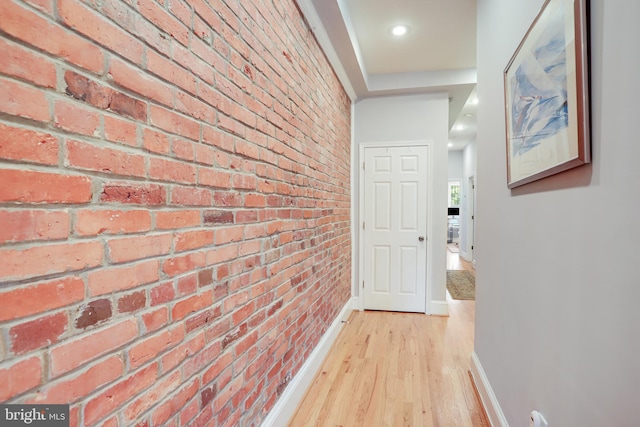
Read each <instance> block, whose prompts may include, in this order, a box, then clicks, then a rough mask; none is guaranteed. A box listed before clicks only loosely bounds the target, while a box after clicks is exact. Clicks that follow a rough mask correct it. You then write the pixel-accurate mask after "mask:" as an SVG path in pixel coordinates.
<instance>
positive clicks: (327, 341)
mask: <svg viewBox="0 0 640 427" xmlns="http://www.w3.org/2000/svg"><path fill="white" fill-rule="evenodd" d="M356 302H357V301H356ZM353 304H354V301H353V299H350V300H349V301H347V303H346V304H345V306H344V307H343V308H342V310H341V311H340V313H339V314H338V317H336V318H335V320H334V321H333V322H332V323H331V326H329V329H327V332H325V334H324V335H323V336H322V338H320V341H319V342H318V345H317V346H316V348H315V349H314V350H313V351H312V352H311V354H310V355H309V358H308V359H307V361H306V362H304V364H303V365H302V367H301V368H300V371H298V373H297V374H296V376H295V377H293V379H292V380H291V381H290V382H289V384H288V385H287V387H286V388H285V389H284V392H283V393H282V396H280V398H279V399H278V401H277V402H276V404H275V405H274V406H273V409H271V411H270V412H269V414H268V415H267V417H266V418H265V419H264V421H263V422H262V427H282V426H286V425H287V424H289V420H291V417H293V415H294V414H295V412H296V410H297V409H298V405H299V404H300V402H301V401H302V398H303V397H304V395H305V393H306V392H307V389H308V388H309V386H310V385H311V383H312V382H313V379H314V378H315V376H316V373H317V372H318V370H319V369H320V367H321V366H322V363H323V362H324V359H325V358H326V357H327V354H328V353H329V350H330V349H331V346H332V345H333V343H334V341H335V340H336V338H337V337H338V333H339V332H340V330H341V329H342V327H343V326H344V323H343V321H346V320H347V319H348V318H349V315H350V314H351V311H352V310H353Z"/></svg>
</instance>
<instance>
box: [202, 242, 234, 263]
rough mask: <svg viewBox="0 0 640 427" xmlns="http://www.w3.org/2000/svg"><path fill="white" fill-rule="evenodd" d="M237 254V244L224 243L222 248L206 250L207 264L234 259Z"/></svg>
mask: <svg viewBox="0 0 640 427" xmlns="http://www.w3.org/2000/svg"><path fill="white" fill-rule="evenodd" d="M237 256H238V246H237V245H226V246H224V247H223V248H216V249H214V250H211V251H208V252H207V265H214V264H219V263H221V262H225V261H229V260H232V259H235V258H236V257H237Z"/></svg>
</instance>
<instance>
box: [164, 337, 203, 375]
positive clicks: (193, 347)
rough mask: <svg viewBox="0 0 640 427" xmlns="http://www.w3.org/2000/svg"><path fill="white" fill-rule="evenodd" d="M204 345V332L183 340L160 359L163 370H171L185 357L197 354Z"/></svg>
mask: <svg viewBox="0 0 640 427" xmlns="http://www.w3.org/2000/svg"><path fill="white" fill-rule="evenodd" d="M204 345H205V337H204V333H199V334H196V335H195V336H192V337H191V338H189V339H188V341H185V342H183V343H182V344H180V345H178V346H177V347H175V348H173V349H172V350H169V351H168V352H167V353H166V354H165V355H164V356H162V359H161V364H162V370H163V372H171V371H172V370H173V369H174V368H175V367H176V366H178V365H179V364H181V363H182V362H183V361H184V360H185V359H186V358H188V357H190V356H193V355H196V354H198V353H199V352H200V350H202V349H203V348H204Z"/></svg>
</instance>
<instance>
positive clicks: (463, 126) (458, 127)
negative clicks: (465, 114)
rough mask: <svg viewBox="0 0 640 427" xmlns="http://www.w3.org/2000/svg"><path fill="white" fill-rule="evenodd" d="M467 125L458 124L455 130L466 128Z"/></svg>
mask: <svg viewBox="0 0 640 427" xmlns="http://www.w3.org/2000/svg"><path fill="white" fill-rule="evenodd" d="M466 128H467V127H466V126H465V125H456V127H455V128H454V129H455V130H465V129H466Z"/></svg>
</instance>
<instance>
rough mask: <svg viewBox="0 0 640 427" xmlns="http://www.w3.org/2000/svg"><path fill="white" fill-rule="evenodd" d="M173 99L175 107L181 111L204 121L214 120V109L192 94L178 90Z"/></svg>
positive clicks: (213, 121)
mask: <svg viewBox="0 0 640 427" xmlns="http://www.w3.org/2000/svg"><path fill="white" fill-rule="evenodd" d="M175 99H176V100H175V108H176V110H178V111H180V112H181V113H183V114H186V115H188V116H191V117H193V118H195V119H197V120H202V121H204V122H206V123H215V122H216V116H217V114H216V109H215V108H213V107H211V106H210V105H207V104H206V103H204V102H202V101H200V100H199V99H197V98H195V97H194V96H193V95H191V94H188V93H185V92H181V91H178V92H177V93H176V98H175Z"/></svg>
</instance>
